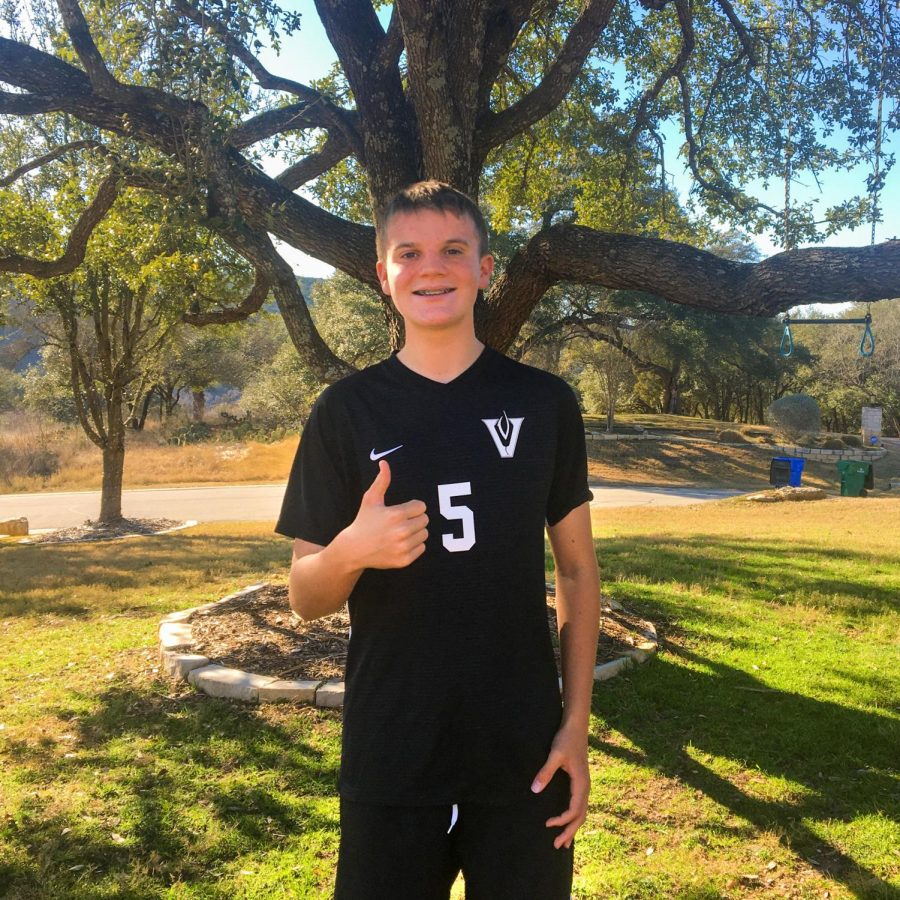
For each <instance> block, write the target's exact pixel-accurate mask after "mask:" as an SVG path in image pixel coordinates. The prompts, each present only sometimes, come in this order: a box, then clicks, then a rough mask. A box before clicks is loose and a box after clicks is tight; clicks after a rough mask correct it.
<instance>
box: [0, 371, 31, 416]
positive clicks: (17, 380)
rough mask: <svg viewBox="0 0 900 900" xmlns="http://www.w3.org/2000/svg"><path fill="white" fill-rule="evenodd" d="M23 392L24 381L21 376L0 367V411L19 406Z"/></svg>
mask: <svg viewBox="0 0 900 900" xmlns="http://www.w3.org/2000/svg"><path fill="white" fill-rule="evenodd" d="M24 393H25V383H24V379H23V378H22V376H21V375H19V374H18V373H16V372H13V371H12V370H10V369H4V368H2V367H0V412H6V411H8V410H11V409H15V408H16V407H17V406H20V405H21V403H22V397H23V395H24Z"/></svg>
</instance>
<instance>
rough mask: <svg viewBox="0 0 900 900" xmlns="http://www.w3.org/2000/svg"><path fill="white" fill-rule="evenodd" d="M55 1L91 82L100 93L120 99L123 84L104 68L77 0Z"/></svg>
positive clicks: (104, 64)
mask: <svg viewBox="0 0 900 900" xmlns="http://www.w3.org/2000/svg"><path fill="white" fill-rule="evenodd" d="M56 2H57V6H58V7H59V11H60V13H62V19H63V25H65V28H66V32H67V33H68V35H69V40H70V41H71V42H72V47H73V48H74V50H75V53H76V54H78V59H79V60H81V64H82V65H83V66H84V70H85V72H87V76H88V78H89V79H90V81H91V84H92V85H93V86H94V87H95V88H96V89H97V90H98V91H99V92H100V93H101V94H105V95H106V96H108V97H118V98H119V99H122V90H123V88H124V85H122V84H120V83H119V82H118V81H116V79H115V78H113V76H112V75H111V74H110V71H109V69H107V68H106V63H105V62H104V60H103V57H102V56H101V55H100V51H99V50H98V49H97V45H96V44H95V43H94V39H93V37H91V31H90V29H89V28H88V24H87V20H86V19H85V18H84V13H83V12H82V11H81V7H80V6H79V5H78V0H56Z"/></svg>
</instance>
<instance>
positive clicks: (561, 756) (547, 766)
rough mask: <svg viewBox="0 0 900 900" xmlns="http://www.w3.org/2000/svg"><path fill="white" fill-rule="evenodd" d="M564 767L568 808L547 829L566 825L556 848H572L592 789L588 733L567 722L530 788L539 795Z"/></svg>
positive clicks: (558, 732) (558, 837)
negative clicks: (568, 792) (569, 794)
mask: <svg viewBox="0 0 900 900" xmlns="http://www.w3.org/2000/svg"><path fill="white" fill-rule="evenodd" d="M559 769H562V770H563V771H564V772H566V773H567V774H568V776H569V785H570V791H571V799H570V800H569V808H568V809H567V810H566V811H565V812H564V813H562V815H559V816H554V817H553V818H552V819H547V827H548V828H559V827H561V826H563V825H564V826H566V827H565V828H564V830H563V831H562V832H561V833H560V834H558V835H557V837H556V839H555V840H554V841H553V846H554V847H556V849H557V850H559V849H560V847H566V848H568V847H571V846H572V839H573V838H574V837H575V832H576V831H578V829H579V828H581V826H582V824H583V823H584V820H585V819H586V818H587V807H588V795H589V794H590V791H591V775H590V771H589V770H588V749H587V734H586V732H584V731H583V730H581V729H574V728H567V727H566V726H565V725H564V726H563V727H562V728H560V729H559V731H557V732H556V737H554V738H553V744H552V746H551V747H550V754H549V755H548V757H547V762H545V763H544V765H543V766H542V767H541V770H540V772H538V773H537V775H536V776H535V779H534V782H533V783H532V785H531V790H532V791H534V792H535V793H536V794H539V793H540V792H541V791H542V790H543V789H544V788H545V787H546V786H547V785H548V784H549V783H550V780H551V779H552V778H553V776H554V775H555V774H556V772H557V771H558V770H559Z"/></svg>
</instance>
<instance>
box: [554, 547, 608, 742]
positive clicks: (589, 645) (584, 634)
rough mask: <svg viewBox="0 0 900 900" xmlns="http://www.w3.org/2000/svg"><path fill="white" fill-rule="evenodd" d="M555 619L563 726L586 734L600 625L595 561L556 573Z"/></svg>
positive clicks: (598, 585)
mask: <svg viewBox="0 0 900 900" xmlns="http://www.w3.org/2000/svg"><path fill="white" fill-rule="evenodd" d="M556 619H557V626H558V628H559V644H560V657H561V663H562V679H563V726H564V727H568V728H573V729H577V730H579V731H581V732H583V733H584V734H585V736H586V735H587V731H588V722H589V719H590V711H591V695H592V692H593V688H594V665H595V664H596V659H597V637H598V632H599V629H600V581H599V576H598V574H597V567H596V565H590V564H588V565H585V566H584V567H583V568H581V569H579V570H577V571H575V572H572V573H566V574H563V573H557V577H556Z"/></svg>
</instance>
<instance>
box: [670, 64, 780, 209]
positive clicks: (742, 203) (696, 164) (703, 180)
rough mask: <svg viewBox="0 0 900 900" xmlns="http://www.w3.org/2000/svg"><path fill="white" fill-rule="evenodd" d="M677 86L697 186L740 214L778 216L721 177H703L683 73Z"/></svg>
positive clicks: (689, 161)
mask: <svg viewBox="0 0 900 900" xmlns="http://www.w3.org/2000/svg"><path fill="white" fill-rule="evenodd" d="M678 84H679V85H680V87H681V111H682V118H683V121H684V138H685V141H686V142H687V145H688V166H689V167H690V170H691V174H692V175H693V176H694V179H695V180H696V182H697V184H699V185H700V186H701V187H702V188H703V189H704V190H706V191H709V192H710V193H711V194H716V195H718V196H719V197H721V198H722V199H723V200H725V201H726V202H727V203H729V204H730V205H731V206H733V207H734V208H735V209H737V210H738V211H739V212H741V213H748V212H752V211H753V210H756V209H763V210H765V211H766V212H768V213H771V214H772V215H773V216H777V215H778V211H777V210H775V209H773V208H772V207H771V206H767V205H766V204H765V203H759V202H758V201H755V200H752V199H751V198H749V197H747V196H746V195H745V194H743V192H741V191H740V190H737V189H736V188H733V187H732V186H731V185H730V184H729V183H728V182H727V181H726V180H725V179H724V178H723V177H722V176H721V175H719V176H718V179H717V181H715V182H713V181H710V180H709V179H708V178H707V177H706V176H704V175H703V173H702V172H701V169H700V161H699V149H698V147H697V139H696V137H695V135H694V126H693V113H692V112H691V89H690V85H689V84H688V80H687V79H686V78H685V77H684V73H679V74H678ZM716 174H717V175H718V173H716Z"/></svg>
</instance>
